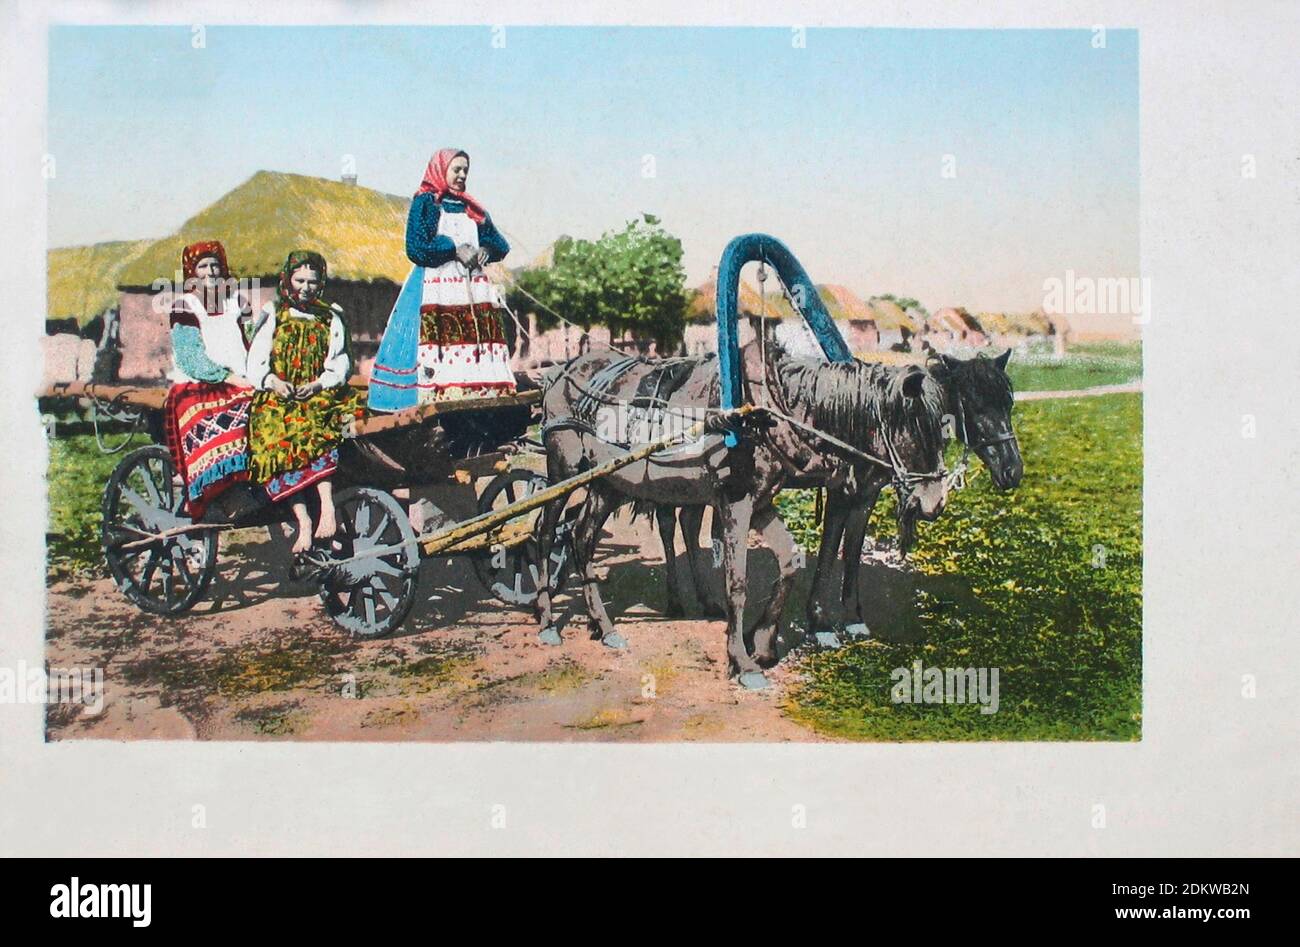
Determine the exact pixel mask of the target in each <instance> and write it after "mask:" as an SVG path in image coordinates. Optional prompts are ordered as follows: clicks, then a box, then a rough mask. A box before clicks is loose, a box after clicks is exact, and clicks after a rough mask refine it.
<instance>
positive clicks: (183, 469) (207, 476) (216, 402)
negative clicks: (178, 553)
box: [163, 382, 253, 519]
mask: <svg viewBox="0 0 1300 947" xmlns="http://www.w3.org/2000/svg"><path fill="white" fill-rule="evenodd" d="M252 401H253V399H252V392H251V391H249V390H248V389H246V388H236V387H235V386H234V385H227V384H225V383H221V384H216V385H212V384H207V383H204V382H183V383H181V384H176V385H172V387H171V389H170V390H168V392H167V402H166V404H165V405H164V408H163V426H164V430H165V434H166V440H167V449H168V451H169V452H170V453H171V457H172V464H173V465H175V467H176V469H177V470H178V471H180V475H181V480H182V481H183V482H184V484H185V511H186V512H187V513H188V514H189V516H190V517H191V518H193V519H198V518H199V517H201V516H202V515H203V513H204V511H205V510H206V509H207V507H208V504H209V503H211V502H212V501H213V500H214V499H215V498H216V497H217V496H218V495H220V494H221V493H222V491H224V490H225V489H226V488H228V487H229V486H230V485H231V484H233V483H238V482H239V481H241V480H247V479H248V412H249V406H250V405H251V404H252Z"/></svg>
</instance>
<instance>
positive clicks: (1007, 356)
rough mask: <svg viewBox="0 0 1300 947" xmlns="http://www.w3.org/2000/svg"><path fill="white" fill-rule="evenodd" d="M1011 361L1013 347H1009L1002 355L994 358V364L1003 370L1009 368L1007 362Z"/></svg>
mask: <svg viewBox="0 0 1300 947" xmlns="http://www.w3.org/2000/svg"><path fill="white" fill-rule="evenodd" d="M1009 361H1011V349H1007V350H1006V351H1005V352H1003V353H1002V354H1001V355H999V356H998V357H997V358H995V359H994V360H993V364H995V365H997V367H998V368H1000V369H1001V370H1002V371H1004V372H1005V371H1006V370H1007V362H1009Z"/></svg>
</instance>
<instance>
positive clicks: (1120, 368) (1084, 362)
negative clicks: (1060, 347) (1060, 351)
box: [1007, 342, 1142, 391]
mask: <svg viewBox="0 0 1300 947" xmlns="http://www.w3.org/2000/svg"><path fill="white" fill-rule="evenodd" d="M1007 374H1008V375H1010V376H1011V381H1012V383H1013V384H1014V385H1015V386H1016V390H1017V391H1066V390H1072V389H1076V388H1092V387H1094V386H1096V385H1122V384H1125V383H1127V382H1131V381H1136V380H1138V379H1140V378H1141V377H1142V344H1141V343H1140V342H1089V343H1080V344H1078V345H1072V346H1070V349H1069V351H1068V352H1066V354H1065V356H1064V357H1063V358H1061V359H1059V360H1057V359H1055V358H1053V357H1052V354H1051V352H1050V351H1048V352H1030V353H1021V354H1018V355H1012V356H1011V361H1010V362H1009V363H1008V364H1007Z"/></svg>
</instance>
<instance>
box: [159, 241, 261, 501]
mask: <svg viewBox="0 0 1300 947" xmlns="http://www.w3.org/2000/svg"><path fill="white" fill-rule="evenodd" d="M181 272H182V274H183V275H184V285H183V287H182V291H181V294H180V295H179V296H177V297H176V298H175V300H174V301H173V302H172V308H171V317H170V320H171V343H172V362H173V366H172V373H171V378H172V386H171V388H170V389H169V390H168V392H167V402H166V404H165V406H164V409H163V419H164V422H163V423H164V432H165V435H166V441H167V448H168V450H169V451H170V453H171V457H172V463H173V465H174V466H175V468H176V470H177V471H178V472H179V474H180V477H181V481H182V484H183V486H184V489H185V509H186V512H187V513H188V514H189V515H190V516H191V517H193V518H194V519H199V518H200V517H202V516H203V513H204V511H205V510H206V509H207V507H208V504H210V503H211V502H212V501H213V500H214V499H216V497H217V496H218V495H219V494H221V493H222V492H223V491H224V490H225V489H226V488H227V487H229V486H230V485H231V484H234V483H237V482H239V481H241V480H247V479H248V415H249V406H250V404H251V402H252V396H253V392H252V385H251V384H249V381H248V379H247V378H246V377H244V376H245V365H246V361H247V357H248V344H247V341H246V339H247V337H246V335H245V332H244V326H245V323H246V322H247V319H248V313H247V308H248V307H247V302H246V300H244V299H243V297H241V296H240V295H239V294H238V293H237V292H236V291H235V284H234V280H233V279H232V278H231V275H230V267H229V266H228V265H227V264H226V250H225V248H224V247H223V246H222V245H221V244H220V243H219V242H217V241H216V240H207V241H203V242H201V243H194V244H191V245H190V246H188V247H186V248H185V249H184V251H182V253H181Z"/></svg>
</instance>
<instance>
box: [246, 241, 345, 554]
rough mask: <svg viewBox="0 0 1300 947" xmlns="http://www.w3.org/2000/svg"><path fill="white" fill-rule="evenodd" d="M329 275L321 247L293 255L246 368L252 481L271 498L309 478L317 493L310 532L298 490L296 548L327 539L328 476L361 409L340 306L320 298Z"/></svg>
mask: <svg viewBox="0 0 1300 947" xmlns="http://www.w3.org/2000/svg"><path fill="white" fill-rule="evenodd" d="M326 276H327V274H326V266H325V258H324V257H322V256H321V255H320V254H319V253H315V252H313V251H311V250H295V251H294V252H293V253H290V254H289V258H288V260H286V261H285V264H284V269H283V270H281V272H280V285H279V288H278V289H277V291H276V297H275V299H273V300H271V301H270V302H268V303H267V304H266V306H265V307H264V308H263V310H262V313H261V315H260V317H259V320H258V325H257V328H256V330H255V334H254V336H253V341H252V345H251V347H250V348H249V352H248V374H249V376H250V378H251V379H252V381H253V385H254V386H255V387H256V388H257V394H255V395H254V396H253V407H252V417H251V419H250V421H249V428H248V440H249V447H250V449H251V456H250V462H249V470H250V473H251V475H252V478H253V480H255V481H256V482H257V483H262V484H265V485H266V492H267V494H268V495H269V496H270V497H271V499H272V500H275V501H279V500H284V499H287V498H289V497H293V496H298V495H299V493H300V492H301V491H302V490H305V489H306V488H307V487H310V486H312V485H313V484H315V486H316V490H317V493H318V494H319V495H320V522H319V523H318V524H317V526H316V530H315V533H314V534H313V532H312V523H311V517H310V516H309V515H308V513H307V504H306V503H305V502H303V500H302V498H301V497H300V496H299V498H298V499H296V500H294V501H293V514H294V517H295V519H297V521H298V536H297V539H296V540H295V541H294V544H293V551H294V552H295V553H301V552H306V551H307V550H308V549H310V548H311V545H312V539H313V536H314V537H315V538H316V539H328V538H329V537H331V536H333V535H334V532H335V530H336V529H337V526H336V523H335V519H334V498H333V493H332V491H331V489H330V477H332V476H333V475H334V471H335V469H336V468H337V467H338V456H339V451H338V448H339V444H341V443H342V441H343V433H342V432H343V424H344V422H345V421H347V420H349V419H351V418H353V417H359V416H360V415H362V414H363V413H364V411H363V410H362V409H361V407H360V402H359V400H358V399H359V396H358V394H357V393H356V392H355V391H353V390H352V389H351V388H349V387H348V384H347V381H348V373H349V371H350V370H351V365H352V360H351V356H350V355H349V353H348V333H347V326H346V325H345V324H344V322H343V311H342V310H341V309H340V308H339V307H338V306H335V305H330V304H328V303H326V302H324V301H323V300H322V299H321V298H320V294H321V292H322V290H323V289H324V288H325V280H326Z"/></svg>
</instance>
